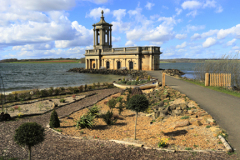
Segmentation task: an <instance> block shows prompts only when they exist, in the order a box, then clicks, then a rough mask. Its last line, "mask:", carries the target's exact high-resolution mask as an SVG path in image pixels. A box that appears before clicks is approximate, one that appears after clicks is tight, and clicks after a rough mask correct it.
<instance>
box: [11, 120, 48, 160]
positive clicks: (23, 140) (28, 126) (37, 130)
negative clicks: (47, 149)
mask: <svg viewBox="0 0 240 160" xmlns="http://www.w3.org/2000/svg"><path fill="white" fill-rule="evenodd" d="M44 136H45V134H44V128H43V127H42V126H41V125H39V124H37V123H36V122H28V123H24V124H22V125H21V126H19V127H18V128H17V129H16V130H15V135H14V141H15V142H16V143H17V144H19V145H20V146H27V147H28V150H29V160H31V147H32V146H34V145H37V144H39V143H41V142H43V141H44Z"/></svg>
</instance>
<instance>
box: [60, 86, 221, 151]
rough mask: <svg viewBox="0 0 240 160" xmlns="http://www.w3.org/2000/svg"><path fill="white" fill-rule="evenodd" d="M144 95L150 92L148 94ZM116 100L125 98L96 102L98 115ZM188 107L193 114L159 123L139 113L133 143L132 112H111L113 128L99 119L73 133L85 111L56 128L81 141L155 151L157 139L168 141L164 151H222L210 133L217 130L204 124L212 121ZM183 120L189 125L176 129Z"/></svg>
mask: <svg viewBox="0 0 240 160" xmlns="http://www.w3.org/2000/svg"><path fill="white" fill-rule="evenodd" d="M151 91H153V90H151ZM144 92H150V90H147V91H144ZM119 96H121V97H124V99H126V95H121V94H120V93H118V94H115V95H112V96H110V97H108V98H106V99H104V100H102V101H100V102H98V103H97V106H99V107H100V109H101V113H106V112H107V111H108V110H109V107H108V106H107V102H108V101H109V100H110V99H112V98H114V97H115V98H116V97H119ZM191 104H192V105H195V106H194V107H195V111H196V112H192V113H191V114H186V115H184V116H182V115H181V116H171V115H169V116H166V117H164V118H163V119H162V118H161V119H156V120H154V118H153V114H152V113H150V114H148V113H139V117H138V121H137V133H136V134H137V140H134V139H133V138H134V125H135V112H133V111H131V110H126V109H125V110H124V111H123V112H122V115H118V110H117V109H113V113H114V114H115V116H116V117H118V120H117V122H116V124H114V125H110V126H109V125H106V123H105V122H104V121H103V119H101V118H96V119H95V126H94V127H93V128H91V129H88V128H85V129H76V126H75V125H76V120H78V119H79V118H80V116H82V115H84V114H86V113H87V112H88V109H87V108H86V109H83V110H80V111H78V112H76V113H73V114H71V115H69V117H65V118H62V119H60V120H61V127H60V128H58V131H60V132H61V133H62V134H63V135H70V136H78V137H80V138H82V139H102V140H111V139H114V140H122V141H127V142H134V143H140V144H143V145H144V146H148V147H155V148H157V147H158V143H159V141H160V140H161V139H168V142H167V143H168V146H167V148H168V149H174V150H209V151H225V148H224V146H223V144H221V142H220V140H219V139H218V138H217V137H216V135H215V133H214V132H215V131H216V130H217V129H219V127H218V126H216V124H215V123H212V124H209V123H207V122H206V119H209V118H210V119H211V118H212V117H211V116H210V115H209V114H202V113H203V112H204V111H203V110H202V109H201V108H199V107H198V106H197V104H196V103H193V102H191ZM117 105H118V104H117ZM150 110H151V109H150ZM204 113H206V112H204ZM196 116H198V118H196ZM186 119H187V121H189V122H190V121H191V123H189V124H188V125H185V126H180V127H178V126H177V124H179V123H181V122H184V121H186ZM195 121H196V122H198V121H199V122H201V123H202V124H201V125H198V124H199V123H196V122H195ZM176 126H177V127H176Z"/></svg>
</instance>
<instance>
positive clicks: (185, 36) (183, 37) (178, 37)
mask: <svg viewBox="0 0 240 160" xmlns="http://www.w3.org/2000/svg"><path fill="white" fill-rule="evenodd" d="M175 38H177V39H185V38H187V35H186V34H177V35H176V36H175Z"/></svg>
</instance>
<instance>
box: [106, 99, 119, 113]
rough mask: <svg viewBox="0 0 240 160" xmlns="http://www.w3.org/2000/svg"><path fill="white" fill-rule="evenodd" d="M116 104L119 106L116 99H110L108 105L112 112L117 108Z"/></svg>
mask: <svg viewBox="0 0 240 160" xmlns="http://www.w3.org/2000/svg"><path fill="white" fill-rule="evenodd" d="M116 104H117V101H116V99H115V98H112V99H110V100H109V101H108V103H107V105H108V107H109V108H110V109H111V111H112V110H113V108H115V106H116Z"/></svg>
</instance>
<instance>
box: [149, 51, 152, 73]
mask: <svg viewBox="0 0 240 160" xmlns="http://www.w3.org/2000/svg"><path fill="white" fill-rule="evenodd" d="M149 60H150V62H149V70H150V71H151V70H152V54H151V53H150V58H149Z"/></svg>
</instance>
